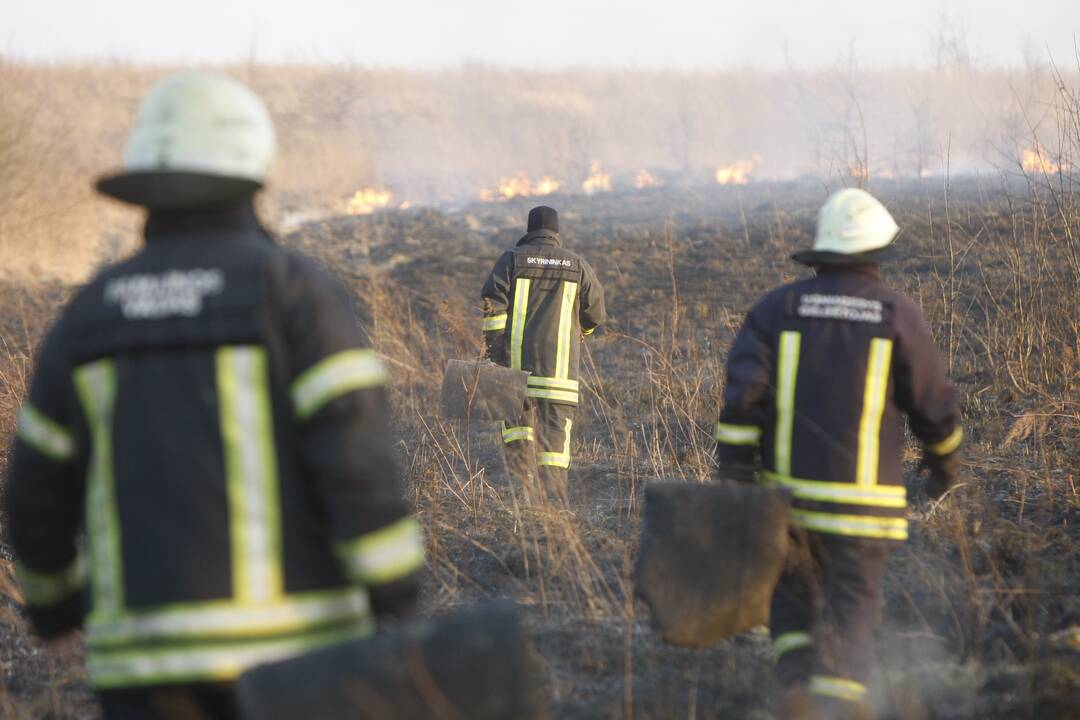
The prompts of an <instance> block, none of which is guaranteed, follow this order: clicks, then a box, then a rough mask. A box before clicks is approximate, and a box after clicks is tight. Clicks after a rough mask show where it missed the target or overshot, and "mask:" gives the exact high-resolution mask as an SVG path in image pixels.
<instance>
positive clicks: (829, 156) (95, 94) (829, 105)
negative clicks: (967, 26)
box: [0, 53, 1078, 270]
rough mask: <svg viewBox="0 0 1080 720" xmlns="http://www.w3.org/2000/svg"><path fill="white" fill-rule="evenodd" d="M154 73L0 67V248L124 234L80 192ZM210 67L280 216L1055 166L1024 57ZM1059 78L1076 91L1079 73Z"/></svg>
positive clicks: (1040, 80)
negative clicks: (225, 79)
mask: <svg viewBox="0 0 1080 720" xmlns="http://www.w3.org/2000/svg"><path fill="white" fill-rule="evenodd" d="M954 56H955V57H954ZM170 71H171V69H169V68H137V67H131V66H124V65H110V66H97V65H70V66H35V65H25V64H18V63H10V62H6V63H5V62H0V84H2V86H3V91H4V96H5V97H8V98H10V99H11V102H7V103H4V106H3V107H0V136H3V140H4V142H3V143H2V145H3V147H2V148H0V165H2V166H3V169H4V173H3V174H2V177H0V203H2V204H3V205H4V206H5V207H8V208H10V209H11V212H8V213H7V214H6V215H5V218H4V222H3V224H2V228H0V230H2V232H0V235H2V237H0V247H3V248H4V254H5V255H6V256H7V257H8V258H20V257H23V256H28V255H30V254H35V255H36V256H37V257H39V258H40V262H39V264H40V265H41V266H42V267H44V268H46V270H47V269H48V268H49V267H50V266H51V265H52V263H51V262H50V261H49V257H50V253H51V252H52V251H51V248H52V247H53V245H54V244H63V246H64V247H65V248H66V251H65V253H60V254H59V255H62V256H64V257H74V256H77V255H78V254H79V253H78V252H77V251H78V249H80V248H82V249H88V248H89V249H93V250H92V252H91V254H96V255H100V254H101V238H103V237H106V238H108V237H113V238H115V237H118V236H121V235H123V236H125V237H126V236H128V235H129V234H130V233H131V231H132V227H133V225H134V224H135V222H133V216H132V214H130V213H127V211H120V210H119V209H118V207H117V206H116V205H115V204H108V203H106V202H104V201H102V200H100V199H96V198H94V196H93V193H92V192H91V190H90V185H91V183H92V181H93V179H94V178H95V177H97V176H98V175H99V174H100V173H102V172H103V171H105V170H107V169H109V168H112V167H115V166H116V165H118V164H119V162H120V158H121V156H122V151H123V144H124V138H125V136H126V135H127V132H128V131H129V129H130V125H131V122H132V121H133V119H134V115H135V110H136V108H137V105H138V102H139V99H140V98H141V97H142V96H143V95H144V94H145V93H146V91H147V90H148V89H149V87H150V86H151V84H152V83H153V82H154V81H155V80H157V79H158V78H160V77H161V76H162V75H164V74H166V73H167V72H170ZM226 71H227V72H231V73H232V74H234V75H236V76H237V77H239V78H240V79H242V80H244V81H245V82H247V83H248V84H249V85H251V86H252V87H253V88H254V89H255V90H256V92H258V93H259V94H260V96H262V97H263V98H264V100H265V101H266V103H267V105H268V106H269V108H270V110H271V113H272V115H273V117H274V121H275V125H276V127H277V131H278V137H279V146H280V153H279V160H278V163H277V167H276V170H275V173H274V176H273V177H272V179H271V183H270V188H271V189H270V191H269V192H268V193H267V194H266V195H267V197H266V199H265V200H266V202H265V204H266V207H267V208H268V209H269V211H270V212H271V215H272V217H273V218H274V219H278V220H280V219H282V218H286V217H291V218H294V219H298V220H300V221H302V220H303V219H304V218H306V217H315V216H319V215H326V214H337V213H340V214H344V213H347V212H353V213H367V212H376V211H379V210H383V209H394V208H407V207H415V206H418V205H425V204H440V205H447V206H456V205H461V204H464V203H468V202H474V201H480V200H488V201H492V202H498V201H499V200H500V199H505V198H508V197H515V196H520V195H536V196H539V195H546V194H552V193H555V194H559V193H572V194H586V193H597V192H599V193H607V192H609V191H611V192H616V193H617V192H620V191H635V190H640V191H647V190H648V189H649V188H654V187H661V186H663V187H665V188H666V189H667V191H668V192H678V191H679V189H680V188H683V187H689V186H695V185H705V184H715V183H717V182H722V183H740V184H741V183H753V182H762V181H767V180H772V179H788V178H795V177H804V176H812V177H815V178H824V179H826V180H827V181H828V182H830V183H832V184H836V183H837V182H851V183H863V182H867V181H868V180H873V179H880V178H889V177H897V178H900V177H919V176H928V175H938V174H943V173H944V172H946V170H948V172H950V173H951V174H959V173H965V172H975V171H982V170H990V169H993V168H996V167H1010V168H1014V169H1016V170H1017V171H1019V170H1020V169H1021V167H1026V168H1027V169H1029V170H1031V169H1032V168H1033V169H1035V170H1036V171H1046V170H1047V169H1051V168H1056V167H1058V166H1060V164H1061V161H1060V159H1059V158H1058V157H1057V154H1056V153H1057V150H1058V141H1059V129H1058V128H1057V127H1056V125H1055V122H1054V121H1055V116H1054V113H1053V112H1052V109H1051V103H1052V101H1053V99H1054V97H1055V77H1054V75H1053V74H1052V73H1051V72H1049V71H1048V70H1047V69H1046V68H1042V67H1040V66H1038V64H1035V63H1033V64H1031V65H1030V66H1029V67H1027V68H1026V69H1012V70H1005V69H989V68H988V69H981V68H979V67H977V66H976V65H975V64H974V63H972V62H971V61H970V59H968V58H967V57H966V56H963V55H962V54H959V55H958V54H956V53H953V54H952V55H950V54H948V53H942V54H941V55H940V57H939V58H938V61H937V64H936V65H935V66H934V67H933V68H932V69H921V70H902V69H896V70H869V71H864V70H861V69H860V68H859V67H858V65H857V64H856V63H854V62H849V63H847V64H846V65H844V66H841V67H837V68H836V69H834V70H831V71H799V70H789V71H756V70H737V71H736V70H730V71H715V72H706V71H695V72H678V71H650V70H598V69H576V70H558V71H540V70H534V71H526V70H509V69H505V68H499V67H495V66H488V65H478V64H472V65H468V64H467V65H463V66H460V67H457V68H454V69H450V70H443V71H422V70H393V69H363V68H343V67H310V66H308V67H305V66H265V65H258V64H250V65H246V66H243V67H234V68H226ZM1062 81H1063V82H1064V83H1066V84H1067V85H1070V86H1075V85H1076V84H1077V81H1078V75H1077V74H1076V73H1073V74H1068V75H1065V76H1064V77H1063V78H1062ZM1025 151H1026V152H1027V154H1026V155H1025ZM1032 153H1034V155H1032ZM1033 157H1034V158H1035V159H1034V160H1033V159H1032V158H1033ZM1025 163H1026V165H1025ZM65 208H76V209H78V211H79V212H81V213H82V214H83V215H87V216H88V217H87V218H82V219H81V220H79V221H78V222H74V220H73V221H72V222H65V221H64V219H65V218H68V217H69V216H70V217H71V218H73V217H74V216H73V215H72V213H70V212H67V211H66V210H65ZM124 213H126V214H124ZM80 233H82V235H80ZM10 266H11V263H10V262H8V268H9V269H10Z"/></svg>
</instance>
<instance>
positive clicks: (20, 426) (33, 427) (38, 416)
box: [15, 403, 75, 462]
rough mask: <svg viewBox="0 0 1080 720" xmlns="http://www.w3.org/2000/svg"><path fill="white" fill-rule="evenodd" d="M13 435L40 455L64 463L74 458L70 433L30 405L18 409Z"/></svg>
mask: <svg viewBox="0 0 1080 720" xmlns="http://www.w3.org/2000/svg"><path fill="white" fill-rule="evenodd" d="M15 435H16V437H18V438H19V439H20V440H22V441H23V442H24V443H26V444H27V445H29V446H30V447H32V448H34V449H35V450H37V451H38V452H39V453H41V454H42V455H45V456H46V457H50V458H52V459H53V460H57V461H60V462H64V461H66V460H70V459H71V458H73V457H74V456H75V441H74V440H73V439H72V437H71V431H69V430H68V429H67V428H65V427H64V426H63V425H61V424H60V423H58V422H56V421H55V420H53V419H52V418H50V417H49V416H48V415H46V414H45V413H43V412H41V411H40V410H38V409H37V408H36V407H34V406H33V405H31V404H30V403H26V404H25V405H23V406H22V407H21V408H20V409H19V418H18V422H17V424H16V426H15Z"/></svg>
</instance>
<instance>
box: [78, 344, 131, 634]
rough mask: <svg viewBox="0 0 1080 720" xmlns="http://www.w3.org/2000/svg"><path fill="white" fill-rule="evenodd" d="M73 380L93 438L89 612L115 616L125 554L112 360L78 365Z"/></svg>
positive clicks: (89, 491)
mask: <svg viewBox="0 0 1080 720" xmlns="http://www.w3.org/2000/svg"><path fill="white" fill-rule="evenodd" d="M74 381H75V390H76V392H77V393H78V396H79V401H80V402H81V403H82V406H83V411H84V412H85V413H86V421H87V425H88V426H89V427H90V438H91V453H90V467H89V471H88V475H87V488H86V529H87V533H86V535H87V540H88V542H89V545H90V569H91V588H92V589H93V594H94V610H93V613H94V614H95V615H97V616H100V617H115V616H116V615H118V614H119V613H120V610H121V608H123V607H124V570H123V555H122V554H121V551H120V521H119V518H118V514H117V509H116V487H115V484H116V480H115V477H114V476H113V413H114V410H115V407H116V391H117V388H116V365H115V364H114V363H113V361H112V360H108V359H105V360H97V361H95V362H92V363H89V364H87V365H82V366H80V367H78V368H76V369H75V373H74Z"/></svg>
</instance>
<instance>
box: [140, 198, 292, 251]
mask: <svg viewBox="0 0 1080 720" xmlns="http://www.w3.org/2000/svg"><path fill="white" fill-rule="evenodd" d="M143 234H144V236H145V238H146V242H147V243H148V244H151V243H161V242H171V241H176V242H192V241H198V240H201V239H212V240H214V241H221V240H229V239H232V238H240V237H247V238H250V237H253V236H261V237H263V238H264V239H266V240H267V241H270V240H271V238H270V234H269V233H268V232H267V231H266V229H265V228H264V227H263V225H262V223H261V222H260V221H259V217H258V215H257V214H256V213H255V205H254V203H253V202H252V199H251V198H247V199H245V200H243V201H240V202H237V203H230V204H228V205H214V206H209V207H200V208H186V209H183V210H151V211H150V213H149V214H147V216H146V225H145V226H144V229H143Z"/></svg>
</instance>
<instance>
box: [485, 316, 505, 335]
mask: <svg viewBox="0 0 1080 720" xmlns="http://www.w3.org/2000/svg"><path fill="white" fill-rule="evenodd" d="M483 328H484V332H489V331H492V330H503V329H504V328H506V313H503V314H501V315H488V316H487V317H485V318H484V325H483Z"/></svg>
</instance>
